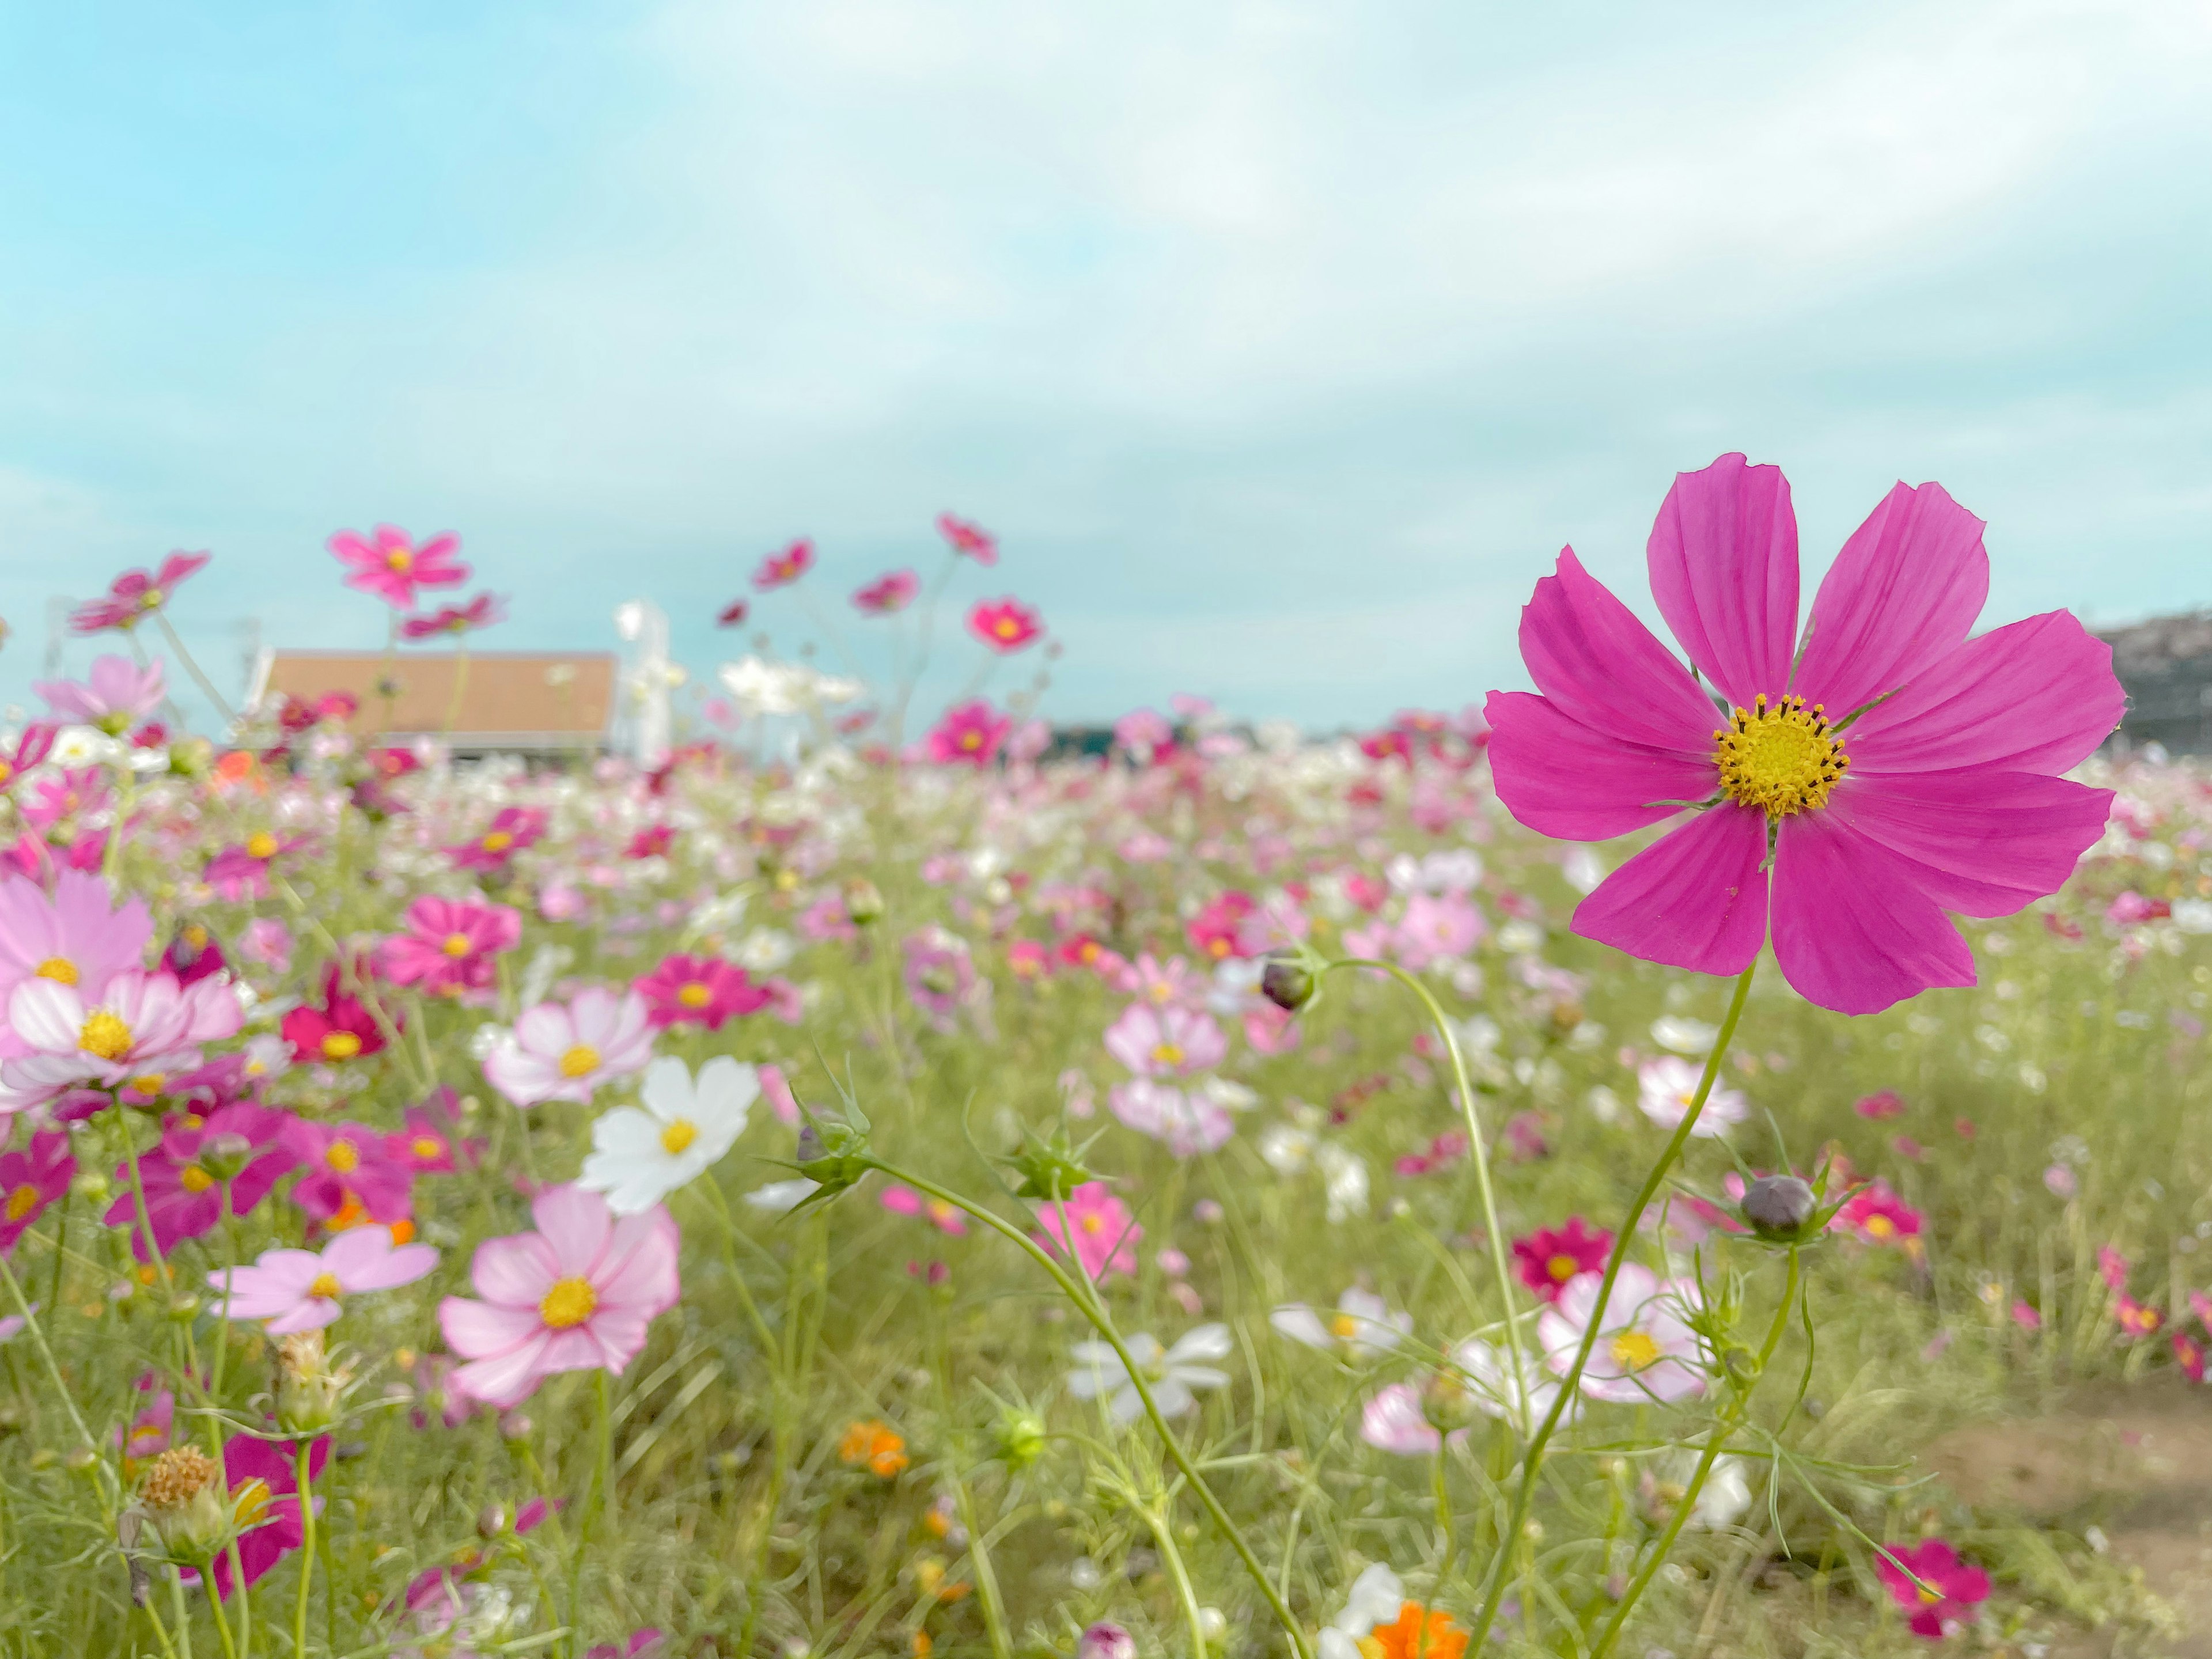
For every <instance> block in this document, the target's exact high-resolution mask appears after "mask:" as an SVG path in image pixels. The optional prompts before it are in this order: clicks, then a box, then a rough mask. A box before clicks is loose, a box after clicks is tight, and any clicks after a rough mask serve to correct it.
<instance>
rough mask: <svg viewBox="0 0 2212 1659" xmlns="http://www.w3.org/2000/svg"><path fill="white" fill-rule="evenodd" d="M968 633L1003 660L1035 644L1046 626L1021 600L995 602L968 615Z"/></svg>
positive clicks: (987, 603)
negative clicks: (1004, 657)
mask: <svg viewBox="0 0 2212 1659" xmlns="http://www.w3.org/2000/svg"><path fill="white" fill-rule="evenodd" d="M968 631H969V633H970V634H973V635H975V637H976V638H977V639H979V640H981V641H982V642H983V643H984V644H985V645H987V646H988V647H991V649H992V650H994V651H995V652H997V653H999V654H1000V656H1002V657H1003V656H1007V655H1010V654H1012V653H1014V652H1016V651H1018V650H1020V649H1021V648H1022V647H1024V646H1026V645H1030V644H1032V643H1034V642H1035V641H1036V639H1037V637H1038V636H1039V635H1042V633H1043V632H1044V623H1043V622H1042V619H1041V618H1039V617H1038V616H1037V613H1036V611H1033V610H1031V609H1030V607H1029V606H1028V605H1024V604H1023V603H1022V602H1021V601H1020V600H1019V599H995V600H990V601H987V602H984V603H981V604H979V605H976V606H975V609H974V610H972V611H969V613H968Z"/></svg>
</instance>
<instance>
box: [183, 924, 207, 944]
mask: <svg viewBox="0 0 2212 1659" xmlns="http://www.w3.org/2000/svg"><path fill="white" fill-rule="evenodd" d="M207 942H208V930H207V929H206V928H204V927H201V926H200V925H199V923H197V921H196V922H194V923H193V924H192V925H191V927H187V928H185V944H187V945H191V947H192V949H193V950H195V951H204V950H206V949H207Z"/></svg>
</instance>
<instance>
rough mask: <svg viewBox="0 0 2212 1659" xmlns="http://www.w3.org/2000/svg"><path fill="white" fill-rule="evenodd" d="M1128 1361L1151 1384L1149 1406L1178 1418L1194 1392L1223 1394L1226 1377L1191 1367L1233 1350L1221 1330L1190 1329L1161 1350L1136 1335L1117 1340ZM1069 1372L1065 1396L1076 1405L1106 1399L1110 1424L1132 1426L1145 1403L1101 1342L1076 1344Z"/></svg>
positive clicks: (1205, 1368) (1210, 1369) (1145, 1337)
mask: <svg viewBox="0 0 2212 1659" xmlns="http://www.w3.org/2000/svg"><path fill="white" fill-rule="evenodd" d="M1121 1341H1122V1345H1123V1346H1125V1347H1127V1349H1128V1350H1129V1357H1130V1358H1132V1359H1133V1360H1135V1361H1136V1362H1137V1369H1138V1370H1140V1371H1142V1372H1143V1373H1144V1376H1145V1381H1146V1383H1150V1384H1151V1385H1152V1403H1153V1404H1154V1405H1156V1406H1158V1407H1159V1408H1160V1415H1161V1416H1163V1417H1181V1416H1182V1414H1183V1413H1185V1412H1187V1411H1188V1410H1189V1409H1190V1408H1191V1407H1194V1406H1195V1405H1196V1404H1198V1396H1197V1395H1195V1394H1194V1393H1193V1392H1192V1390H1194V1389H1225V1388H1227V1387H1228V1386H1229V1373H1228V1372H1226V1371H1220V1370H1215V1369H1214V1368H1213V1367H1212V1366H1211V1365H1204V1364H1198V1363H1196V1362H1198V1361H1200V1360H1205V1359H1226V1358H1228V1357H1229V1351H1230V1349H1231V1347H1232V1346H1234V1341H1233V1339H1231V1336H1230V1334H1229V1327H1228V1326H1226V1325H1194V1326H1193V1327H1192V1328H1190V1329H1189V1330H1188V1331H1186V1332H1184V1333H1183V1334H1182V1335H1181V1336H1180V1337H1178V1338H1176V1345H1175V1346H1173V1347H1171V1348H1168V1349H1165V1350H1163V1349H1162V1348H1161V1346H1160V1343H1159V1339H1158V1337H1156V1336H1151V1335H1148V1334H1146V1333H1144V1332H1142V1331H1139V1332H1138V1333H1137V1334H1136V1335H1134V1336H1126V1337H1123V1338H1122V1339H1121ZM1073 1352H1074V1355H1075V1360H1076V1366H1075V1369H1074V1370H1072V1371H1070V1372H1068V1374H1067V1391H1068V1392H1069V1393H1070V1394H1072V1395H1074V1396H1075V1397H1076V1398H1077V1399H1078V1400H1096V1399H1097V1398H1099V1397H1100V1396H1101V1395H1107V1394H1109V1393H1110V1394H1111V1395H1112V1396H1113V1398H1112V1400H1111V1401H1109V1404H1108V1406H1107V1408H1106V1410H1107V1414H1108V1415H1109V1417H1111V1418H1112V1419H1114V1420H1115V1422H1116V1423H1133V1422H1135V1421H1136V1419H1137V1415H1138V1413H1140V1412H1142V1411H1143V1410H1144V1409H1145V1402H1144V1401H1142V1400H1141V1399H1139V1397H1138V1395H1137V1385H1136V1384H1135V1383H1133V1382H1131V1381H1130V1380H1129V1370H1128V1368H1127V1366H1126V1365H1124V1364H1122V1363H1121V1355H1119V1354H1117V1353H1115V1352H1114V1350H1113V1349H1112V1348H1111V1347H1110V1346H1108V1345H1107V1344H1105V1343H1103V1342H1079V1343H1077V1344H1076V1345H1075V1347H1074V1350H1073Z"/></svg>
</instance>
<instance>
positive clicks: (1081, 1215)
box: [1036, 1181, 1145, 1279]
mask: <svg viewBox="0 0 2212 1659" xmlns="http://www.w3.org/2000/svg"><path fill="white" fill-rule="evenodd" d="M1037 1223H1038V1225H1040V1226H1041V1227H1042V1229H1043V1231H1041V1232H1039V1233H1037V1234H1036V1242H1037V1243H1040V1244H1042V1246H1044V1248H1045V1249H1048V1250H1050V1251H1051V1252H1052V1253H1053V1254H1054V1255H1068V1254H1070V1253H1071V1252H1072V1253H1073V1255H1074V1257H1075V1259H1076V1261H1079V1263H1081V1264H1082V1267H1083V1271H1084V1272H1085V1273H1088V1274H1090V1276H1091V1278H1092V1279H1103V1278H1104V1277H1105V1276H1106V1275H1107V1274H1108V1273H1135V1272H1136V1271H1137V1246H1138V1245H1139V1244H1140V1243H1143V1242H1144V1238H1145V1230H1144V1229H1143V1228H1142V1227H1140V1226H1139V1225H1137V1224H1136V1221H1135V1220H1134V1219H1133V1218H1132V1217H1131V1216H1130V1214H1129V1208H1128V1206H1127V1205H1126V1204H1124V1203H1122V1202H1121V1200H1120V1199H1118V1198H1116V1197H1115V1196H1114V1193H1113V1189H1112V1188H1109V1187H1108V1186H1107V1184H1106V1183H1105V1182H1103V1181H1086V1182H1084V1183H1083V1184H1082V1185H1081V1186H1079V1187H1078V1188H1076V1189H1075V1190H1074V1191H1073V1192H1072V1193H1070V1194H1068V1195H1067V1196H1066V1198H1065V1199H1063V1200H1060V1201H1059V1202H1057V1203H1051V1204H1040V1205H1039V1206H1037Z"/></svg>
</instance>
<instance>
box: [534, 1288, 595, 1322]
mask: <svg viewBox="0 0 2212 1659" xmlns="http://www.w3.org/2000/svg"><path fill="white" fill-rule="evenodd" d="M598 1306H599V1292H598V1291H595V1290H593V1289H592V1281H591V1280H590V1279H556V1280H554V1282H553V1288H552V1289H551V1290H550V1291H546V1292H545V1299H544V1301H543V1302H540V1303H539V1304H538V1317H539V1318H540V1319H542V1320H544V1322H546V1323H547V1324H548V1325H550V1326H551V1327H552V1328H554V1329H555V1330H556V1331H565V1330H567V1329H568V1328H569V1327H570V1326H571V1325H580V1324H582V1323H583V1322H585V1321H586V1320H587V1319H589V1318H590V1317H591V1316H592V1309H594V1308H596V1307H598Z"/></svg>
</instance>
